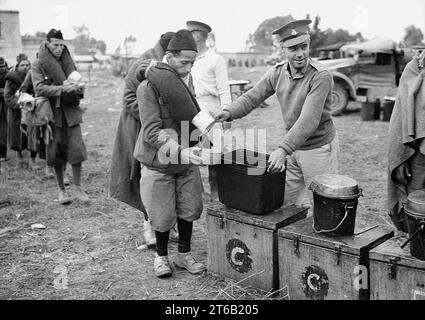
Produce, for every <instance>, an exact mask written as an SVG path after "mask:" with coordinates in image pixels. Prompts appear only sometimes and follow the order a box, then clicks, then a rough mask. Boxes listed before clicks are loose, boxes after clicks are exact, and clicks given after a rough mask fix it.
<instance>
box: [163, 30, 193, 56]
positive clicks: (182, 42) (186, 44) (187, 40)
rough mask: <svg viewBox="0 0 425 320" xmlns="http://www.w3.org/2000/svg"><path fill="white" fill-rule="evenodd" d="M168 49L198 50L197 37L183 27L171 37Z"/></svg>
mask: <svg viewBox="0 0 425 320" xmlns="http://www.w3.org/2000/svg"><path fill="white" fill-rule="evenodd" d="M167 50H168V51H180V50H192V51H196V52H198V48H197V47H196V42H195V39H193V36H192V34H191V33H190V31H189V30H186V29H182V30H179V31H177V32H176V34H175V35H174V36H173V37H172V38H171V40H170V43H169V44H168V47H167Z"/></svg>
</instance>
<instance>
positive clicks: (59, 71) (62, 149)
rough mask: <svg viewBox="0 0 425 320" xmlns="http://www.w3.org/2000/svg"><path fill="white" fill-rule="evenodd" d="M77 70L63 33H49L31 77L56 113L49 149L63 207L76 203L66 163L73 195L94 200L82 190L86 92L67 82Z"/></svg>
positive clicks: (50, 164)
mask: <svg viewBox="0 0 425 320" xmlns="http://www.w3.org/2000/svg"><path fill="white" fill-rule="evenodd" d="M74 71H76V67H75V63H74V61H73V60H72V57H71V55H70V53H69V51H68V48H67V47H66V45H65V41H64V39H63V35H62V32H61V31H60V30H55V29H51V30H50V31H49V32H48V33H47V42H46V43H44V44H42V45H41V47H40V50H39V52H38V59H37V60H35V61H34V63H33V64H32V67H31V76H32V83H33V86H34V90H35V93H36V95H38V96H42V97H47V98H49V100H50V104H51V107H52V110H53V114H54V124H53V125H52V131H53V133H52V141H50V142H49V144H48V146H47V155H46V159H47V165H49V166H52V167H54V170H55V175H56V179H57V182H58V186H59V196H58V200H59V203H60V204H68V203H70V202H71V201H72V200H71V198H70V197H69V196H68V194H67V192H66V190H65V184H64V166H65V165H66V163H69V164H70V165H71V166H72V176H73V179H72V182H73V185H72V186H71V188H72V191H73V196H74V197H75V198H76V199H77V200H80V201H82V202H89V201H90V199H89V197H88V196H87V194H86V193H85V192H84V191H83V189H82V188H81V168H82V162H83V161H84V160H86V159H87V151H86V147H85V144H84V142H83V137H82V133H81V127H80V124H81V123H82V122H83V110H82V109H81V108H80V106H79V105H80V99H81V98H82V95H83V91H82V87H81V86H80V85H79V84H77V83H69V82H67V81H66V80H67V79H68V77H69V75H70V74H71V73H73V72H74Z"/></svg>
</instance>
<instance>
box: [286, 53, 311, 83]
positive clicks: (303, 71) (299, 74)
mask: <svg viewBox="0 0 425 320" xmlns="http://www.w3.org/2000/svg"><path fill="white" fill-rule="evenodd" d="M310 62H311V60H310V58H308V61H307V64H306V65H305V67H304V68H302V69H301V70H299V71H297V73H296V74H295V75H292V74H291V71H290V67H289V61H288V62H287V63H286V66H285V72H286V74H287V75H288V77H289V78H290V79H294V80H296V79H302V78H304V75H305V74H306V72H307V69H308V67H309V65H310Z"/></svg>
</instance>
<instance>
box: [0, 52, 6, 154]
mask: <svg viewBox="0 0 425 320" xmlns="http://www.w3.org/2000/svg"><path fill="white" fill-rule="evenodd" d="M7 72H8V69H7V63H6V61H5V60H4V58H3V57H0V162H3V161H6V160H7V105H6V102H5V101H4V87H5V85H6V76H7Z"/></svg>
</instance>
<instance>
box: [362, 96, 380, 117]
mask: <svg viewBox="0 0 425 320" xmlns="http://www.w3.org/2000/svg"><path fill="white" fill-rule="evenodd" d="M380 108H381V104H380V102H378V101H377V102H363V103H362V109H361V111H360V117H361V118H362V121H374V120H378V119H379V116H380V112H381V109H380Z"/></svg>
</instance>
